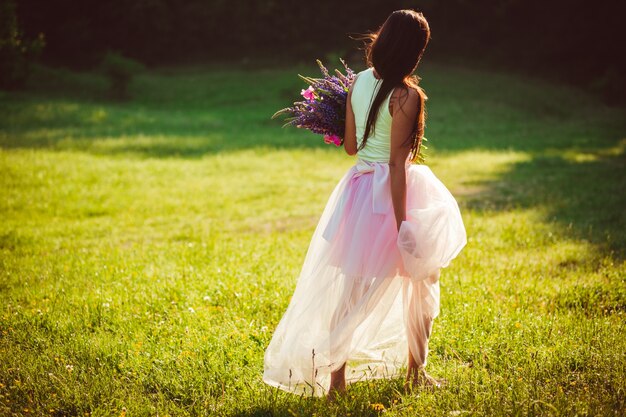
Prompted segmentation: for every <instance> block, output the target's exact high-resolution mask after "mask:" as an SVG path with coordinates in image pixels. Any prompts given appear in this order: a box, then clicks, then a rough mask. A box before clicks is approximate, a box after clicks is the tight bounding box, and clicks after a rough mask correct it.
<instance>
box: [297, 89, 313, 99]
mask: <svg viewBox="0 0 626 417" xmlns="http://www.w3.org/2000/svg"><path fill="white" fill-rule="evenodd" d="M314 91H315V90H313V87H312V86H309V88H307V89H306V90H302V91H301V92H300V94H302V97H304V98H306V99H307V100H309V101H313V100H315V92H314Z"/></svg>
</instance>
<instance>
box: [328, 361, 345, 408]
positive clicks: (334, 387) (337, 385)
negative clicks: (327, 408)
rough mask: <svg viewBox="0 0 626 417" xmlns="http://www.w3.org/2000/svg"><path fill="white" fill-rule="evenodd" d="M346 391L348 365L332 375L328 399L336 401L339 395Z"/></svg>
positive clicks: (342, 366)
mask: <svg viewBox="0 0 626 417" xmlns="http://www.w3.org/2000/svg"><path fill="white" fill-rule="evenodd" d="M345 390H346V363H345V362H344V364H343V365H341V368H339V369H337V370H336V371H335V372H332V373H331V374H330V389H329V390H328V399H330V400H334V399H335V396H336V395H337V394H338V393H342V392H344V391H345Z"/></svg>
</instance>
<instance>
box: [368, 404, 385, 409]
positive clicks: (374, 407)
mask: <svg viewBox="0 0 626 417" xmlns="http://www.w3.org/2000/svg"><path fill="white" fill-rule="evenodd" d="M370 406H371V407H372V408H373V409H374V411H385V406H384V405H383V404H381V403H373V404H370Z"/></svg>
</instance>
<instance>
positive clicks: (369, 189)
mask: <svg viewBox="0 0 626 417" xmlns="http://www.w3.org/2000/svg"><path fill="white" fill-rule="evenodd" d="M406 174H407V204H406V209H407V219H406V221H404V222H402V224H401V227H400V231H399V232H398V231H397V227H396V220H395V215H394V212H393V204H392V201H391V190H390V182H389V165H388V164H387V163H381V162H367V161H364V160H361V159H358V160H357V163H356V164H355V165H354V166H353V167H352V168H350V170H349V171H348V172H347V173H346V175H345V176H344V177H343V178H342V179H341V181H340V182H339V184H338V185H337V186H336V187H335V189H334V191H333V192H332V194H331V196H330V198H329V200H328V203H327V205H326V208H325V209H324V212H323V214H322V216H321V219H320V221H319V223H318V225H317V228H316V230H315V232H314V234H313V237H312V239H311V243H310V246H309V249H308V252H307V255H306V258H305V261H304V264H303V267H302V271H301V273H300V276H299V278H298V281H297V284H296V289H295V292H294V294H293V296H292V298H291V301H290V303H289V306H288V307H287V311H286V312H285V314H284V316H283V317H282V319H281V321H280V323H279V324H278V326H277V328H276V330H275V332H274V335H273V337H272V340H271V342H270V344H269V346H268V348H267V350H266V352H265V370H264V375H263V380H264V381H265V382H266V383H268V384H270V385H273V386H276V387H278V388H281V389H283V390H286V391H289V392H293V393H298V394H301V393H306V394H309V395H318V396H319V395H324V394H325V393H326V392H327V391H328V388H329V385H330V374H331V372H333V371H336V370H338V369H339V368H341V366H342V365H343V364H344V363H346V382H347V383H351V382H355V381H359V380H363V379H371V378H385V377H393V376H396V375H398V373H399V371H400V369H401V368H402V367H404V366H406V362H407V358H408V352H409V350H410V352H411V354H412V355H413V357H414V358H415V359H416V360H417V361H418V363H420V364H422V365H424V366H425V365H426V359H427V354H428V348H427V340H428V337H429V336H430V331H431V327H432V321H433V319H434V318H435V317H436V316H437V315H438V314H439V275H440V269H441V268H443V267H446V266H448V265H449V263H450V261H451V260H452V259H454V258H455V257H456V256H457V255H458V253H459V252H460V251H461V249H462V248H463V246H464V245H465V244H466V234H465V228H464V225H463V220H462V218H461V214H460V212H459V208H458V205H457V203H456V200H455V199H454V197H453V196H452V195H451V194H450V192H449V191H448V189H447V188H446V187H445V186H444V185H443V184H442V183H441V181H439V179H437V177H436V176H435V175H434V174H433V173H432V171H431V170H430V168H428V167H427V166H425V165H407V167H406Z"/></svg>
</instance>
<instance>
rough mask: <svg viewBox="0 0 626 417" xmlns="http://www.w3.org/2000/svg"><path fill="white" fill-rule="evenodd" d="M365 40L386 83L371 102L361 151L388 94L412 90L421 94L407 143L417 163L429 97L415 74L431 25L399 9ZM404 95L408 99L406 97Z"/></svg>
mask: <svg viewBox="0 0 626 417" xmlns="http://www.w3.org/2000/svg"><path fill="white" fill-rule="evenodd" d="M363 39H364V40H365V41H366V47H365V57H366V61H367V65H368V66H370V67H374V69H375V70H376V72H377V73H378V75H379V76H380V77H381V78H382V80H383V81H382V84H381V86H380V89H379V90H378V93H377V94H376V97H375V98H374V100H373V101H372V103H371V106H370V110H369V114H368V116H367V122H366V124H365V134H364V135H363V141H362V142H361V145H360V146H359V150H360V149H363V147H364V146H365V144H366V142H367V138H368V136H369V135H370V133H372V132H373V131H374V129H375V127H376V118H377V117H378V113H379V111H380V106H381V104H382V103H383V101H384V100H385V98H386V97H387V95H388V94H389V93H390V92H391V91H393V89H394V88H396V87H402V88H403V89H404V91H405V93H408V89H409V88H412V89H414V90H416V91H417V93H418V95H419V110H418V115H417V120H416V121H415V128H414V129H413V132H412V133H411V135H410V136H409V137H408V138H407V142H408V141H411V152H410V154H409V159H410V160H411V162H415V160H416V159H417V156H418V154H419V149H420V146H421V143H422V138H423V137H424V126H425V121H426V108H425V101H426V100H427V99H428V97H427V96H426V93H425V92H424V90H423V89H422V88H421V87H419V86H418V85H417V84H418V82H419V78H418V77H417V76H414V75H412V74H413V72H414V71H415V70H416V69H417V65H418V64H419V62H420V59H421V58H422V55H423V53H424V50H425V49H426V45H427V44H428V41H429V40H430V28H429V26H428V22H427V21H426V18H425V17H424V15H423V14H422V13H418V12H416V11H414V10H396V11H395V12H393V13H391V15H389V17H388V18H387V20H386V21H385V23H384V24H383V25H382V26H381V27H380V28H379V29H378V31H376V32H374V33H371V34H368V35H365V36H364V37H363ZM403 96H404V97H406V94H405V95H403Z"/></svg>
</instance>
